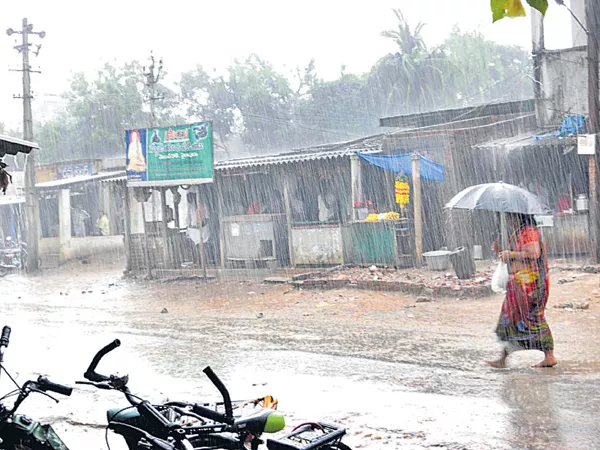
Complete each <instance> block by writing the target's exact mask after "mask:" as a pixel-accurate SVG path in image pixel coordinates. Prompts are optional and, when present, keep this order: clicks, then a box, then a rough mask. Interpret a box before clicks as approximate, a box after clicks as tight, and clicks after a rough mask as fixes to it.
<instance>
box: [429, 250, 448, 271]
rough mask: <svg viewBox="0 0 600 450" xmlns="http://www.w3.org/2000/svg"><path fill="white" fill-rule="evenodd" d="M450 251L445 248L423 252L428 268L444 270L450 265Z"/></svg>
mask: <svg viewBox="0 0 600 450" xmlns="http://www.w3.org/2000/svg"><path fill="white" fill-rule="evenodd" d="M450 253H451V252H449V251H447V250H437V251H435V252H427V253H423V256H424V257H425V261H426V262H427V268H428V269H429V270H446V269H448V267H450Z"/></svg>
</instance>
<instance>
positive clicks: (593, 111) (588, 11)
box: [585, 0, 600, 262]
mask: <svg viewBox="0 0 600 450" xmlns="http://www.w3.org/2000/svg"><path fill="white" fill-rule="evenodd" d="M599 14H600V5H599V3H598V0H586V2H585V16H586V22H587V30H588V32H587V53H588V109H589V124H588V125H589V130H588V131H589V133H590V134H593V135H594V136H595V139H596V148H598V133H599V132H600V116H599V114H600V111H599V110H600V99H599V98H598V95H599V90H600V87H599V85H598V21H599V18H598V16H599ZM597 151H598V150H596V152H597ZM597 169H598V157H597V153H596V155H592V156H590V158H589V185H590V218H589V219H590V220H589V224H590V225H589V226H590V240H591V253H592V257H593V260H594V262H598V256H599V255H600V252H599V251H598V243H599V242H600V238H599V229H600V228H599V226H598V225H599V224H598V180H597Z"/></svg>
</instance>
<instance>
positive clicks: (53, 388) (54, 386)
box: [37, 376, 73, 397]
mask: <svg viewBox="0 0 600 450" xmlns="http://www.w3.org/2000/svg"><path fill="white" fill-rule="evenodd" d="M37 387H38V389H39V390H40V391H44V392H46V391H50V392H56V393H57V394H61V395H65V396H67V397H68V396H70V395H71V394H72V393H73V388H72V387H69V386H65V385H64V384H58V383H53V382H52V381H50V380H49V379H48V378H46V377H42V376H40V377H39V378H38V380H37Z"/></svg>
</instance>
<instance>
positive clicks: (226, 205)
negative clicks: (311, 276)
mask: <svg viewBox="0 0 600 450" xmlns="http://www.w3.org/2000/svg"><path fill="white" fill-rule="evenodd" d="M282 191H283V188H282V180H281V177H280V173H279V171H277V170H274V169H273V168H268V167H263V168H260V169H259V168H252V169H250V170H245V169H239V170H234V171H228V172H224V173H222V174H221V176H220V177H219V181H218V195H219V197H220V214H219V225H220V229H221V244H222V245H221V252H222V264H223V265H229V266H235V265H244V266H247V265H252V266H256V265H259V266H260V265H263V266H269V267H270V266H274V265H280V266H285V265H287V263H288V261H289V255H288V246H287V238H288V232H287V226H286V220H285V219H286V217H285V209H284V205H283V192H282Z"/></svg>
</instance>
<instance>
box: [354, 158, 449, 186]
mask: <svg viewBox="0 0 600 450" xmlns="http://www.w3.org/2000/svg"><path fill="white" fill-rule="evenodd" d="M357 155H358V156H360V157H361V158H362V159H364V160H365V161H367V162H368V163H371V164H373V165H374V166H377V167H380V168H382V169H385V170H389V171H390V172H395V173H400V172H403V173H404V174H405V175H407V176H409V177H410V176H412V153H401V154H399V155H368V154H364V153H357ZM419 158H420V161H419V166H420V172H421V178H423V179H424V180H430V181H439V182H441V181H444V166H442V165H441V164H438V163H435V162H433V161H432V160H430V159H428V158H425V157H424V156H423V155H419Z"/></svg>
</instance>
